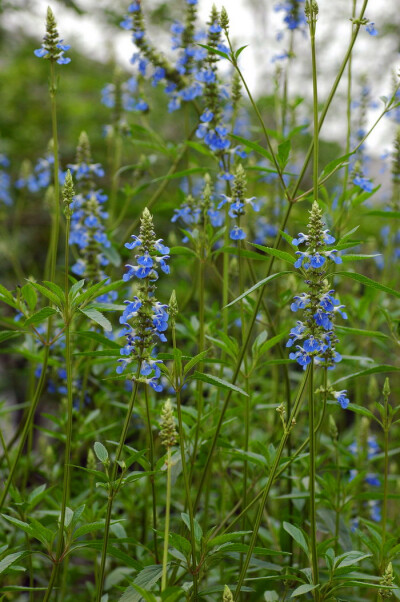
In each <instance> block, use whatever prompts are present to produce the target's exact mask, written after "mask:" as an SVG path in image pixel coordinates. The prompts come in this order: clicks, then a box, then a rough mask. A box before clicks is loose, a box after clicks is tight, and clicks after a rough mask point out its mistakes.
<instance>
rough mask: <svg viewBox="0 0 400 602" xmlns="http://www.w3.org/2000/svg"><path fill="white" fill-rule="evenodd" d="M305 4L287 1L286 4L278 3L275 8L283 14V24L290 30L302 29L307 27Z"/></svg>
mask: <svg viewBox="0 0 400 602" xmlns="http://www.w3.org/2000/svg"><path fill="white" fill-rule="evenodd" d="M303 4H304V0H287V1H286V2H278V4H276V5H275V6H274V10H275V11H276V12H281V11H282V12H283V14H284V15H283V22H284V23H285V25H286V27H287V28H288V29H290V30H294V29H300V28H301V27H302V26H304V25H306V17H305V14H304V7H303Z"/></svg>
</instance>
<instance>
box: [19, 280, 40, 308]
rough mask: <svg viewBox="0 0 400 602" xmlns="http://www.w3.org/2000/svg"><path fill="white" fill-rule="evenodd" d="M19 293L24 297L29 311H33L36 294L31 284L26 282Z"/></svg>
mask: <svg viewBox="0 0 400 602" xmlns="http://www.w3.org/2000/svg"><path fill="white" fill-rule="evenodd" d="M21 295H22V297H23V298H24V300H25V302H26V304H27V306H28V307H29V310H30V311H33V310H34V309H35V307H36V303H37V294H36V291H35V289H34V288H33V286H32V285H31V284H30V283H29V282H28V284H24V286H23V287H22V288H21Z"/></svg>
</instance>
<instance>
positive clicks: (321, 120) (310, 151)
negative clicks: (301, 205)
mask: <svg viewBox="0 0 400 602" xmlns="http://www.w3.org/2000/svg"><path fill="white" fill-rule="evenodd" d="M367 4H368V0H364V2H363V5H362V8H361V11H360V14H359V16H358V19H357V24H356V25H355V28H354V32H353V36H352V38H351V41H350V44H349V47H348V48H347V51H346V54H345V56H344V59H343V61H342V64H341V65H340V68H339V71H338V74H337V76H336V78H335V81H334V83H333V86H332V88H331V91H330V93H329V96H328V98H327V101H326V102H325V105H324V107H323V109H322V112H321V116H320V118H319V122H318V133H319V132H320V131H321V128H322V125H323V123H324V121H325V118H326V116H327V113H328V110H329V107H330V106H331V104H332V101H333V98H334V96H335V94H336V90H337V88H338V86H339V83H340V81H341V79H342V76H343V73H344V70H345V69H346V65H347V63H348V61H349V59H350V57H351V53H352V51H353V46H354V44H355V42H356V39H357V36H358V32H359V31H360V27H361V21H362V19H363V17H364V13H365V11H366V8H367ZM313 150H314V140H312V142H311V144H310V146H309V147H308V150H307V154H306V157H305V159H304V163H303V167H302V168H301V171H300V174H299V177H298V178H297V180H296V183H295V185H294V189H293V191H292V195H291V196H292V198H293V199H294V198H295V196H296V193H297V191H298V189H299V188H300V185H301V183H302V181H303V178H304V175H305V173H306V171H307V167H308V164H309V162H310V159H311V156H312V154H313Z"/></svg>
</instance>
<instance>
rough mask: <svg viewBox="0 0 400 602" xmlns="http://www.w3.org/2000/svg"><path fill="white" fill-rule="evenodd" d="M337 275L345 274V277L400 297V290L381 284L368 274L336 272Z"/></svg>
mask: <svg viewBox="0 0 400 602" xmlns="http://www.w3.org/2000/svg"><path fill="white" fill-rule="evenodd" d="M336 276H344V277H345V278H351V279H352V280H355V281H356V282H359V283H360V284H363V285H364V286H368V287H369V288H373V289H375V290H378V291H383V292H384V293H388V294H389V295H393V296H394V297H398V298H400V292H399V291H395V290H394V289H393V288H390V287H389V286H385V285H384V284H380V283H379V282H375V280H372V278H368V277H367V276H363V275H362V274H355V273H354V272H336Z"/></svg>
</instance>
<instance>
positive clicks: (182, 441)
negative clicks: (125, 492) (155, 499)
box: [172, 325, 198, 600]
mask: <svg viewBox="0 0 400 602" xmlns="http://www.w3.org/2000/svg"><path fill="white" fill-rule="evenodd" d="M172 342H173V346H174V349H176V332H175V326H174V325H173V327H172ZM179 378H180V375H178V373H177V371H176V366H175V391H176V407H177V411H178V427H179V447H180V452H181V462H182V474H183V481H184V485H185V494H186V500H185V502H186V504H187V508H188V511H189V524H190V545H191V548H192V575H193V596H194V600H196V599H197V590H198V586H197V571H196V564H197V559H196V541H195V538H194V512H193V504H192V498H191V494H190V481H189V473H188V468H187V464H186V455H185V434H184V430H183V420H182V404H181V389H180V387H181V383H180V382H179Z"/></svg>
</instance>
